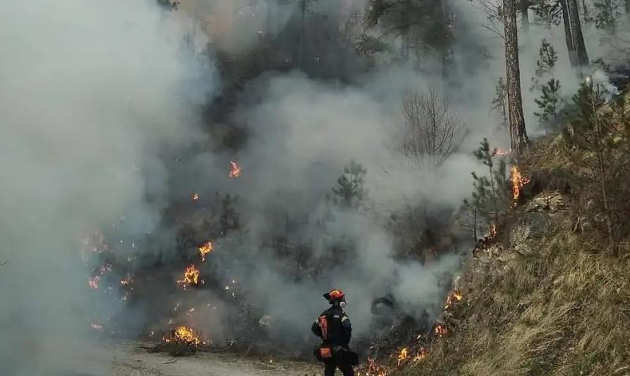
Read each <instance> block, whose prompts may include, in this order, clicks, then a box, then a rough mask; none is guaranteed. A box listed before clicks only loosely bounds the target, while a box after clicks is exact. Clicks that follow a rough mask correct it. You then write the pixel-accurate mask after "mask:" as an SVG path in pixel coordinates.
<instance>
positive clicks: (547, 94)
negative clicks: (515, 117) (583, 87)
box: [534, 78, 562, 131]
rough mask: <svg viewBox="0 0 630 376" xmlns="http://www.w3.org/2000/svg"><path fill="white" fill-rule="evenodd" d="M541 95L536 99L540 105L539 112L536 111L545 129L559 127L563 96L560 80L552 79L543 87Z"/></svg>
mask: <svg viewBox="0 0 630 376" xmlns="http://www.w3.org/2000/svg"><path fill="white" fill-rule="evenodd" d="M541 91H542V93H541V95H540V97H538V98H536V99H534V101H535V102H536V105H538V109H539V110H540V111H539V112H534V115H536V116H538V118H539V119H540V123H541V124H542V125H543V126H544V127H545V131H547V130H548V129H549V128H555V127H557V125H558V123H559V121H558V120H559V119H558V118H559V115H560V106H561V104H562V98H561V97H560V81H558V80H556V79H553V78H552V79H550V80H549V81H547V83H546V84H545V85H544V86H543V87H542V88H541Z"/></svg>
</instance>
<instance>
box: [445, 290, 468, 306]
mask: <svg viewBox="0 0 630 376" xmlns="http://www.w3.org/2000/svg"><path fill="white" fill-rule="evenodd" d="M463 298H464V295H463V294H462V293H461V291H459V290H457V289H455V290H453V291H451V292H450V293H449V294H448V296H447V297H446V305H445V306H444V309H448V308H450V307H451V306H452V305H453V304H454V303H456V302H459V301H461V300H462V299H463Z"/></svg>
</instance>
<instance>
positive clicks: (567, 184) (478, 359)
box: [398, 136, 630, 376]
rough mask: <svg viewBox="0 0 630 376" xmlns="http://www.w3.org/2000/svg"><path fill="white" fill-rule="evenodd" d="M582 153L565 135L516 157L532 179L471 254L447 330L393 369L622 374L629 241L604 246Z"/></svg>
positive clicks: (417, 374)
mask: <svg viewBox="0 0 630 376" xmlns="http://www.w3.org/2000/svg"><path fill="white" fill-rule="evenodd" d="M589 158H593V156H592V154H590V153H583V152H580V151H576V150H575V149H572V148H571V147H570V146H569V145H568V143H567V142H566V136H564V137H563V136H554V137H548V138H546V139H543V140H540V141H538V142H536V143H535V144H534V145H533V147H532V149H531V150H530V151H529V152H528V153H527V154H526V155H524V156H523V157H522V158H521V160H520V162H519V166H520V167H521V169H522V170H523V171H524V173H525V174H526V175H527V176H530V177H532V181H531V183H530V184H529V186H528V187H526V189H525V190H524V194H523V196H524V197H523V198H522V200H521V202H520V203H519V205H518V207H517V208H514V209H512V210H510V213H509V214H508V216H507V218H504V219H503V220H502V223H501V224H500V226H499V233H498V235H497V237H496V238H495V239H494V241H493V243H492V244H490V245H489V246H487V247H485V249H483V250H482V251H480V252H478V253H476V254H475V256H474V257H473V256H471V260H470V262H469V263H468V266H467V268H466V270H465V271H464V275H463V277H462V282H463V283H462V285H463V294H464V300H462V302H460V303H458V304H457V305H456V306H455V307H452V309H451V314H452V317H451V319H450V320H449V321H450V326H449V334H448V335H446V336H444V337H443V338H440V339H439V340H437V341H436V342H435V343H434V344H433V345H432V346H431V349H430V350H429V353H428V354H427V356H426V358H424V359H423V360H422V361H420V362H417V363H415V364H414V365H412V366H410V367H408V368H406V369H404V370H401V371H399V372H398V374H401V375H409V376H411V375H413V376H423V375H427V376H428V375H431V376H435V375H478V376H492V375H497V376H499V375H500V376H509V375H567V376H574V375H575V376H578V375H607V376H611V375H630V256H629V255H628V243H627V242H626V241H619V242H618V244H619V246H618V248H617V252H616V253H615V254H613V253H611V252H607V250H606V245H605V244H606V239H607V237H606V235H605V233H604V231H602V228H603V226H602V225H601V224H602V222H603V220H602V218H601V214H600V212H599V211H598V210H597V208H594V205H596V204H595V202H596V201H595V200H593V199H592V198H590V196H589V194H590V193H589V192H591V193H592V191H589V190H587V189H583V187H582V186H581V184H582V180H581V178H582V177H583V176H582V175H583V174H588V173H589V171H585V169H584V166H585V165H586V163H585V161H586V160H587V159H589ZM627 180H628V184H630V177H628V179H627ZM628 199H630V197H628ZM623 204H626V202H624V203H623Z"/></svg>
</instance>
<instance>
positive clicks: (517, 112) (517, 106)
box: [503, 0, 529, 155]
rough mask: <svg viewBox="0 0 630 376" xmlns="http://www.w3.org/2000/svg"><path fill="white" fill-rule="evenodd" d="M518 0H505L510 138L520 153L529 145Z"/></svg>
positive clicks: (517, 152) (515, 150) (513, 150)
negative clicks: (519, 55)
mask: <svg viewBox="0 0 630 376" xmlns="http://www.w3.org/2000/svg"><path fill="white" fill-rule="evenodd" d="M516 1H517V0H503V15H504V22H503V24H504V25H505V68H506V69H505V71H506V76H507V92H508V105H509V118H510V140H511V145H512V152H514V153H516V155H519V154H520V153H521V152H522V151H523V149H525V148H527V146H528V145H529V139H528V138H527V131H526V129H525V117H524V116H523V98H522V96H521V71H520V67H519V61H518V30H517V25H516V4H515V2H516Z"/></svg>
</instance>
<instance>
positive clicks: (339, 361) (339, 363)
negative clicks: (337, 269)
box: [311, 289, 358, 376]
mask: <svg viewBox="0 0 630 376" xmlns="http://www.w3.org/2000/svg"><path fill="white" fill-rule="evenodd" d="M324 298H325V299H326V300H328V303H330V305H331V307H330V308H329V309H327V310H326V311H324V312H322V314H321V315H320V316H319V317H318V318H317V320H315V323H313V326H312V327H311V330H312V331H313V333H314V334H315V335H316V336H318V337H320V338H321V339H322V344H321V346H320V347H319V348H318V349H316V350H315V351H316V353H315V355H316V356H317V358H318V359H319V360H320V361H322V362H323V363H324V376H333V375H334V374H335V370H336V369H337V368H339V370H340V371H341V372H342V373H343V376H354V369H353V368H352V366H353V365H356V364H357V363H358V355H357V354H356V353H353V352H352V351H351V350H350V347H349V344H350V337H351V336H352V326H351V325H350V319H349V318H348V315H346V313H345V312H344V308H345V307H346V296H345V294H344V293H343V291H341V290H339V289H333V290H331V291H329V292H327V293H325V294H324Z"/></svg>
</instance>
